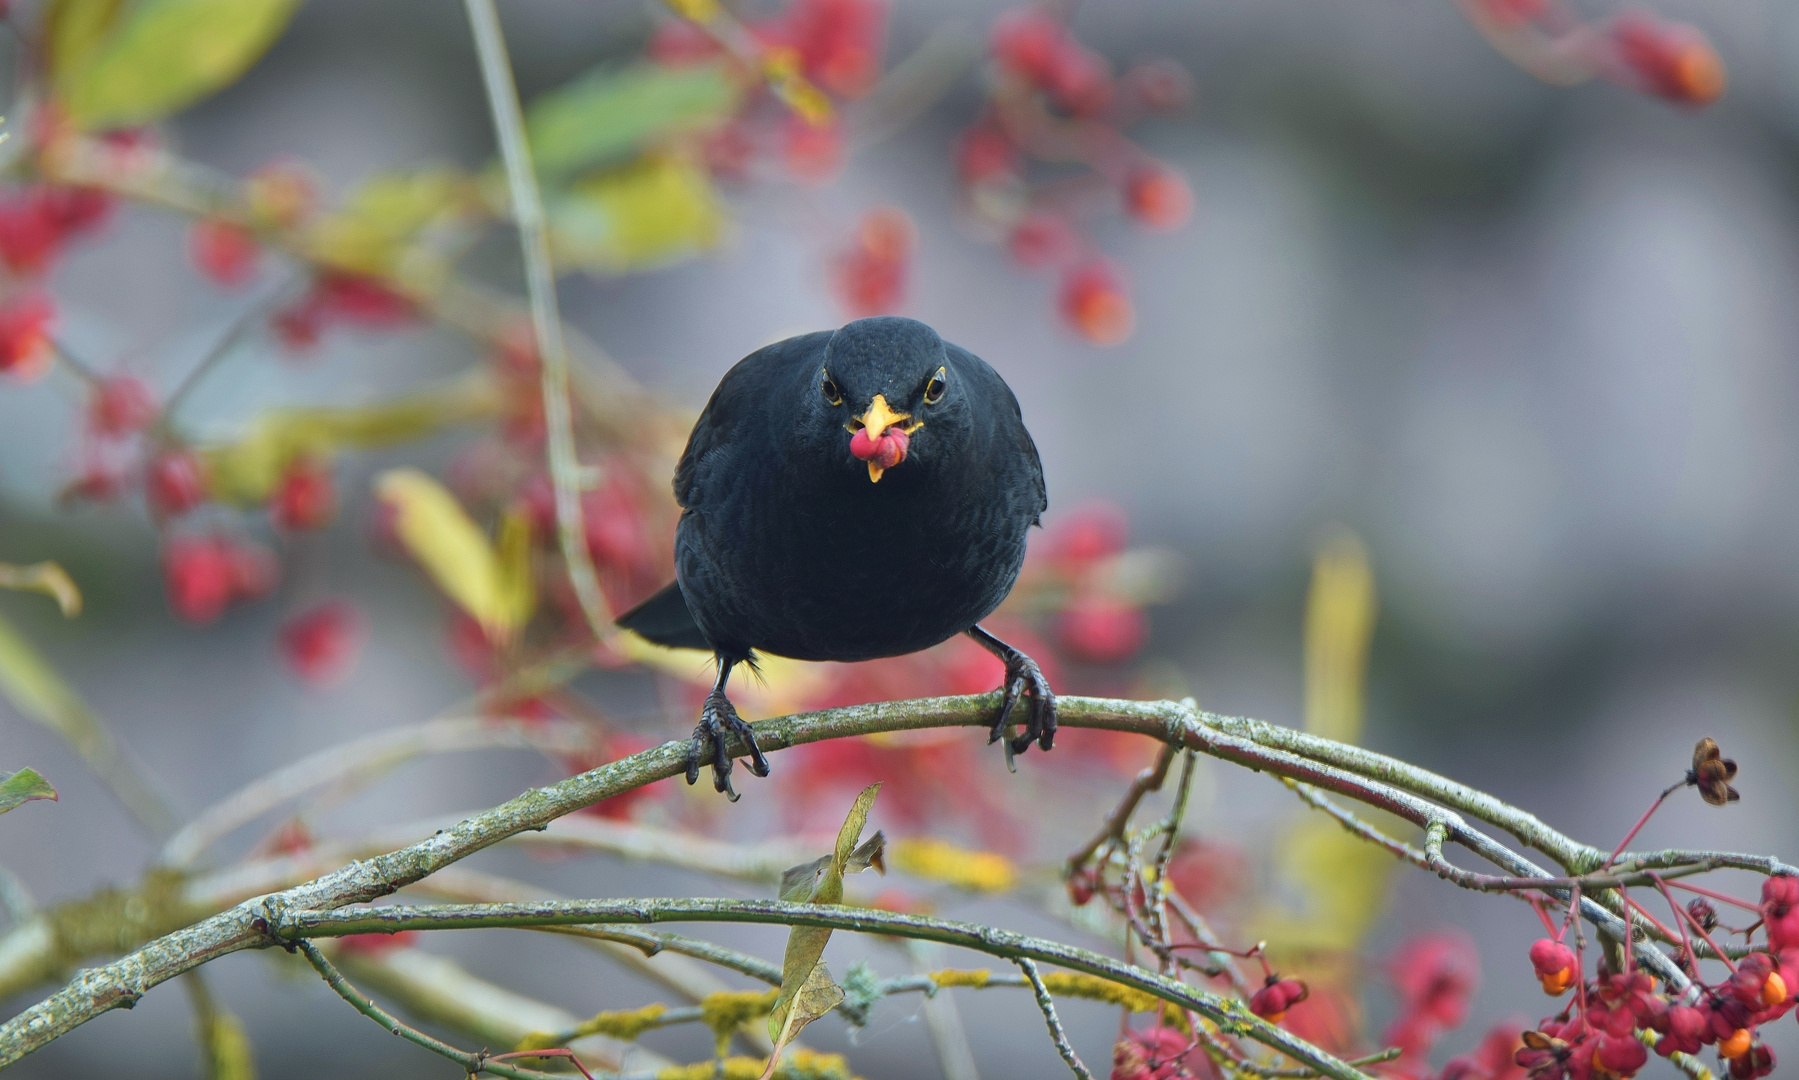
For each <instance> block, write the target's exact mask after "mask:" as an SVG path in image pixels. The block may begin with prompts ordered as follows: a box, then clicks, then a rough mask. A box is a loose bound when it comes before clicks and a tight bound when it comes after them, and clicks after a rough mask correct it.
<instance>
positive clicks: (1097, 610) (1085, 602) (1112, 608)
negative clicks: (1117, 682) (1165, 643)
mask: <svg viewBox="0 0 1799 1080" xmlns="http://www.w3.org/2000/svg"><path fill="white" fill-rule="evenodd" d="M1056 629H1057V630H1058V631H1059V632H1060V634H1061V638H1062V644H1063V645H1065V646H1067V648H1068V651H1069V652H1070V653H1072V654H1074V655H1075V656H1076V657H1078V658H1080V659H1082V660H1091V661H1093V662H1095V663H1099V664H1116V663H1119V662H1121V661H1124V660H1128V659H1130V658H1131V657H1132V656H1133V655H1135V654H1136V652H1137V650H1138V649H1141V648H1142V647H1143V642H1144V641H1145V640H1146V639H1147V638H1148V637H1149V620H1148V619H1147V618H1146V617H1145V616H1144V614H1143V612H1142V611H1140V610H1138V609H1137V608H1134V607H1132V606H1130V605H1129V604H1125V603H1122V602H1120V601H1117V600H1113V599H1110V598H1108V597H1090V598H1085V599H1080V600H1076V601H1075V602H1074V603H1073V604H1071V605H1069V607H1068V608H1067V609H1065V610H1064V611H1063V612H1062V614H1061V616H1060V617H1059V618H1058V619H1057V623H1056Z"/></svg>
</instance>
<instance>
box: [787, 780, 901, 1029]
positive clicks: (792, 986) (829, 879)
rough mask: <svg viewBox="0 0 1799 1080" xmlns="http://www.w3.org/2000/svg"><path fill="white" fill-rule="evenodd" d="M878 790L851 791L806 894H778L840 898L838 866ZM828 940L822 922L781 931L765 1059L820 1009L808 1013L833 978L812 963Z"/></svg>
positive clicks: (855, 841)
mask: <svg viewBox="0 0 1799 1080" xmlns="http://www.w3.org/2000/svg"><path fill="white" fill-rule="evenodd" d="M880 791H881V785H880V784H870V785H869V786H868V787H866V788H864V789H862V793H861V794H860V795H857V796H856V801H855V803H854V805H852V806H851V807H850V812H849V814H848V816H846V817H845V818H844V819H843V826H842V827H841V828H839V829H838V830H837V846H836V848H835V849H834V850H833V851H832V853H831V862H830V865H828V866H826V867H825V868H824V871H823V872H822V873H820V874H819V875H818V878H817V880H816V882H815V883H814V884H813V885H812V889H811V895H810V896H807V897H803V898H802V897H799V896H797V895H784V896H783V897H782V899H784V900H799V899H804V900H805V901H806V902H808V903H813V904H841V903H842V902H843V874H844V870H845V868H846V867H847V866H848V865H849V862H850V858H851V856H852V855H854V854H855V852H856V850H857V848H858V846H859V844H860V841H861V838H862V829H863V827H864V826H866V825H867V824H868V812H869V811H870V810H872V809H874V804H875V796H876V795H878V794H880ZM830 940H831V931H830V929H829V928H828V927H823V926H796V927H794V928H793V929H792V930H789V931H788V932H787V952H786V955H784V956H783V957H782V959H781V992H780V995H779V996H777V997H776V998H775V1004H774V1007H773V1008H771V1009H770V1010H769V1013H768V1037H769V1038H770V1039H773V1040H774V1042H775V1049H774V1052H773V1054H771V1055H770V1059H771V1061H773V1060H778V1059H779V1058H780V1056H781V1048H782V1047H783V1046H785V1045H787V1042H788V1040H790V1039H792V1038H793V1037H794V1036H795V1035H797V1034H799V1030H800V1028H803V1027H805V1026H806V1025H807V1024H808V1023H811V1022H812V1021H813V1020H815V1019H817V1017H818V1016H822V1015H823V1013H822V1012H820V1013H818V1014H816V1015H808V1013H810V1012H811V1010H812V1008H813V1007H814V1006H816V1005H818V1004H819V1003H820V1002H822V1001H823V1000H824V999H825V998H827V997H829V996H830V990H831V989H835V988H836V984H835V983H831V978H830V975H829V973H824V974H823V975H822V980H823V981H822V982H820V981H819V977H817V976H816V975H815V969H816V970H817V971H822V970H823V967H824V965H823V964H821V963H820V962H819V960H820V958H821V957H823V956H824V951H825V944H826V943H827V942H829V941H830ZM826 983H829V984H830V987H829V988H827V987H826V986H825V985H824V984H826ZM837 1000H838V1001H841V1000H843V996H842V991H841V990H838V991H837ZM796 1002H797V1004H796ZM835 1004H836V1002H832V1006H834V1005H835ZM829 1008H830V1007H826V1009H825V1011H827V1012H828V1011H829Z"/></svg>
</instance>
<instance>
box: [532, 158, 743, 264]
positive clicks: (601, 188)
mask: <svg viewBox="0 0 1799 1080" xmlns="http://www.w3.org/2000/svg"><path fill="white" fill-rule="evenodd" d="M550 225H551V242H552V243H553V245H554V246H555V249H556V258H557V261H558V262H559V263H562V264H565V265H569V266H575V267H580V268H583V269H587V270H594V271H599V272H603V273H622V272H624V271H626V270H634V269H638V268H640V267H643V266H649V265H655V264H659V263H666V262H670V261H672V260H675V259H678V258H681V257H684V256H687V255H691V254H693V253H695V252H697V251H702V250H705V249H707V248H710V247H713V246H715V245H716V244H717V243H718V240H719V236H720V234H721V233H722V231H723V225H724V214H723V212H722V211H721V210H720V208H719V204H718V196H717V195H716V194H715V193H714V192H713V190H712V182H711V180H710V178H709V177H708V176H707V175H706V172H705V170H703V169H701V168H700V167H699V166H697V165H696V164H694V163H693V162H691V161H688V160H687V159H685V158H682V157H677V156H673V155H665V154H653V155H647V156H645V157H643V158H641V159H639V160H638V161H635V162H633V163H631V164H629V165H625V166H621V167H619V168H616V169H609V170H606V171H604V172H599V173H592V174H589V175H588V176H586V177H584V178H583V179H581V180H579V181H577V182H576V183H575V184H573V185H572V186H571V187H570V188H569V190H568V192H567V194H566V195H565V196H564V197H563V198H561V199H558V200H557V201H556V203H555V204H554V205H553V206H552V208H551V219H550Z"/></svg>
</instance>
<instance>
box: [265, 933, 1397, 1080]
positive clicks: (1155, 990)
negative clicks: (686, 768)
mask: <svg viewBox="0 0 1799 1080" xmlns="http://www.w3.org/2000/svg"><path fill="white" fill-rule="evenodd" d="M682 921H691V922H748V923H770V924H776V925H785V926H820V927H828V928H831V929H834V930H849V931H853V932H858V933H876V934H886V935H890V936H894V937H905V938H918V939H922V940H925V941H938V942H942V943H943V944H945V945H955V946H959V947H961V948H966V949H973V950H975V951H977V952H983V953H987V954H989V955H992V956H998V957H1003V958H1005V959H1007V960H1014V961H1016V960H1019V959H1026V960H1040V961H1044V962H1047V963H1052V964H1056V965H1058V966H1060V967H1064V968H1068V969H1069V970H1072V971H1078V972H1084V973H1086V974H1089V975H1097V976H1099V977H1100V978H1102V979H1107V980H1110V981H1112V982H1116V983H1119V984H1121V985H1123V986H1125V987H1129V988H1131V989H1134V990H1139V991H1141V992H1143V993H1146V994H1150V995H1152V996H1154V997H1157V998H1160V999H1162V1000H1163V1001H1167V1002H1169V1003H1170V1004H1173V1005H1175V1006H1177V1007H1179V1008H1183V1009H1187V1010H1190V1011H1192V1012H1196V1013H1199V1014H1200V1015H1201V1016H1204V1017H1205V1018H1207V1019H1208V1020H1211V1021H1212V1022H1213V1023H1217V1024H1228V1025H1230V1027H1231V1028H1232V1030H1234V1031H1237V1032H1240V1033H1241V1034H1243V1035H1244V1036H1246V1037H1248V1038H1251V1039H1254V1040H1255V1041H1257V1042H1260V1043H1262V1044H1263V1045H1265V1046H1268V1047H1269V1048H1271V1049H1274V1050H1277V1051H1279V1052H1280V1053H1283V1054H1285V1055H1287V1056H1288V1057H1290V1058H1292V1059H1294V1060H1295V1061H1298V1062H1301V1063H1303V1064H1305V1065H1307V1066H1308V1067H1310V1068H1313V1069H1316V1070H1318V1071H1319V1072H1321V1073H1324V1074H1325V1075H1328V1076H1332V1077H1335V1078H1337V1080H1365V1078H1364V1077H1363V1076H1362V1074H1361V1073H1358V1072H1356V1071H1355V1070H1354V1069H1350V1068H1348V1067H1347V1066H1345V1065H1344V1064H1343V1062H1342V1061H1340V1060H1339V1059H1337V1058H1336V1057H1335V1056H1333V1055H1331V1054H1329V1053H1327V1052H1325V1051H1323V1050H1320V1049H1319V1048H1317V1047H1315V1046H1312V1045H1310V1044H1309V1043H1306V1042H1304V1041H1303V1040H1301V1039H1298V1038H1297V1037H1295V1036H1293V1035H1292V1034H1290V1033H1289V1032H1287V1031H1285V1030H1284V1029H1282V1028H1278V1027H1275V1026H1274V1025H1272V1024H1269V1023H1267V1022H1266V1021H1264V1020H1262V1019H1261V1018H1260V1017H1258V1016H1256V1015H1255V1014H1253V1013H1251V1012H1250V1011H1249V1010H1248V1009H1247V1008H1246V1007H1244V1005H1243V1004H1242V1003H1241V1002H1239V1001H1236V1000H1235V999H1227V998H1222V997H1219V996H1218V995H1216V994H1212V993H1209V992H1207V991H1204V990H1200V989H1198V988H1196V987H1192V986H1189V985H1187V984H1186V983H1183V982H1180V981H1179V980H1177V979H1171V978H1168V977H1167V976H1164V975H1160V974H1158V973H1156V972H1153V971H1149V970H1147V969H1145V968H1141V967H1136V966H1134V965H1131V964H1126V963H1123V962H1121V961H1118V960H1114V959H1112V958H1111V957H1108V956H1102V955H1100V954H1099V953H1095V952H1091V951H1089V950H1087V949H1081V948H1077V947H1075V946H1072V945H1064V944H1062V943H1060V942H1054V941H1047V940H1044V939H1042V938H1034V937H1028V936H1026V935H1023V934H1017V933H1013V932H1012V931H1009V930H1000V929H997V928H995V927H991V926H979V925H975V924H971V923H963V922H953V921H950V920H947V919H934V918H928V917H925V916H922V915H911V914H907V913H903V912H894V911H883V910H880V909H876V908H851V907H843V906H840V905H836V904H793V903H786V902H783V901H779V900H711V899H686V898H657V899H635V900H576V901H568V902H563V903H545V904H468V905H458V904H439V905H431V906H420V907H411V906H405V905H391V906H385V907H372V908H358V909H355V910H350V911H306V910H294V909H289V910H288V911H286V912H277V911H273V910H271V911H269V913H268V916H267V919H266V925H267V927H268V931H267V933H266V935H265V937H264V940H263V942H262V944H264V945H265V946H266V945H269V944H274V943H278V942H285V941H287V940H294V939H299V938H303V937H315V936H341V935H347V934H369V933H396V932H398V931H401V930H455V929H473V928H477V927H499V926H515V927H530V926H578V925H582V924H586V923H654V922H682Z"/></svg>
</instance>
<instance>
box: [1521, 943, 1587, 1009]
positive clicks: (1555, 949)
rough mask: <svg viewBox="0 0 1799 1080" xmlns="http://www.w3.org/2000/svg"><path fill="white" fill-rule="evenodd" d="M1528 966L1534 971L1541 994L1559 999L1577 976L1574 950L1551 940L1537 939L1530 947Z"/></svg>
mask: <svg viewBox="0 0 1799 1080" xmlns="http://www.w3.org/2000/svg"><path fill="white" fill-rule="evenodd" d="M1530 964H1531V967H1533V968H1535V969H1536V972H1537V981H1538V982H1540V983H1542V984H1543V992H1544V993H1545V994H1548V995H1550V996H1551V997H1559V996H1560V995H1562V994H1564V993H1566V992H1567V990H1568V988H1569V987H1570V986H1573V985H1574V980H1575V978H1576V977H1577V975H1578V974H1579V973H1578V971H1577V966H1578V961H1577V960H1576V958H1575V956H1574V950H1573V949H1570V948H1568V946H1566V945H1563V944H1562V943H1561V942H1559V941H1556V940H1554V939H1553V938H1539V939H1537V940H1536V941H1535V942H1533V943H1532V944H1531V946H1530Z"/></svg>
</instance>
